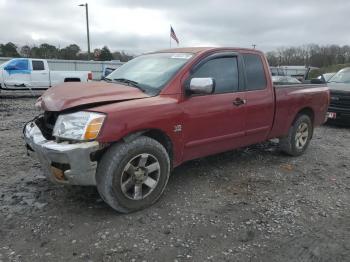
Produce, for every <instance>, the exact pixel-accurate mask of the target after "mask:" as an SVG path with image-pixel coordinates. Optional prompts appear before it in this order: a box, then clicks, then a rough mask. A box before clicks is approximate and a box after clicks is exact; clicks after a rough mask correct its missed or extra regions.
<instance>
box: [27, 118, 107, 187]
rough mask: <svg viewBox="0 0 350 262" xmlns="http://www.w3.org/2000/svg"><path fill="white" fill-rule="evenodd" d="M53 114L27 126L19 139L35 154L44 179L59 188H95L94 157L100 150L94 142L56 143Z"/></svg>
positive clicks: (37, 119) (35, 120)
mask: <svg viewBox="0 0 350 262" xmlns="http://www.w3.org/2000/svg"><path fill="white" fill-rule="evenodd" d="M57 118H58V113H57V112H45V113H44V114H43V115H41V116H39V117H37V118H35V119H34V120H32V121H30V122H28V123H27V124H26V125H25V127H24V129H23V135H24V140H25V142H26V144H27V147H28V148H30V149H31V150H32V151H34V152H35V154H36V156H37V157H38V159H39V161H40V163H41V165H42V168H43V169H44V172H45V175H46V176H47V177H48V179H49V180H51V181H52V182H55V183H59V184H69V185H96V180H95V173H96V168H97V158H96V155H98V153H99V152H100V151H101V150H102V149H103V148H104V146H103V145H101V144H100V143H99V142H97V141H79V142H74V141H59V140H58V139H55V137H54V136H53V130H54V126H55V123H56V121H57Z"/></svg>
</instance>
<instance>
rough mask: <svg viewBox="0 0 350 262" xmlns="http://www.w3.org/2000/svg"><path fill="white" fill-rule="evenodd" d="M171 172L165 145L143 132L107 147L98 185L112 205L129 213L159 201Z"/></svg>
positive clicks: (99, 169)
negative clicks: (129, 139)
mask: <svg viewBox="0 0 350 262" xmlns="http://www.w3.org/2000/svg"><path fill="white" fill-rule="evenodd" d="M169 173H170V160H169V156H168V153H167V151H166V150H165V148H164V147H163V146H162V145H161V144H160V143H158V142H157V141H156V140H154V139H152V138H149V137H144V136H140V137H138V138H136V139H135V140H133V141H131V142H129V143H119V144H115V145H113V146H112V147H111V148H109V149H108V150H107V152H106V153H105V154H104V155H103V157H102V159H101V161H100V162H99V164H98V168H97V173H96V183H97V189H98V191H99V193H100V195H101V197H102V198H103V200H104V201H105V202H106V203H107V204H109V205H110V206H111V207H112V208H113V209H115V210H117V211H119V212H122V213H129V212H132V211H136V210H140V209H143V208H145V207H148V206H150V205H152V204H153V203H154V202H156V201H157V200H158V199H159V197H160V196H161V195H162V193H163V191H164V189H165V186H166V184H167V182H168V178H169Z"/></svg>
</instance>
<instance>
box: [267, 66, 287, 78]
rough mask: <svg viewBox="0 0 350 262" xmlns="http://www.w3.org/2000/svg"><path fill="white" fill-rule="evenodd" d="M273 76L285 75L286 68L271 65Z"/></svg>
mask: <svg viewBox="0 0 350 262" xmlns="http://www.w3.org/2000/svg"><path fill="white" fill-rule="evenodd" d="M270 71H271V75H272V76H285V73H284V70H283V69H282V68H280V67H277V66H270Z"/></svg>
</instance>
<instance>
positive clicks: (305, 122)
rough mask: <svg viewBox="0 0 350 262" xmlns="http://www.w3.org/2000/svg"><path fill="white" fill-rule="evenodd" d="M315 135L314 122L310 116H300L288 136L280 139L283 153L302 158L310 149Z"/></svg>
mask: <svg viewBox="0 0 350 262" xmlns="http://www.w3.org/2000/svg"><path fill="white" fill-rule="evenodd" d="M312 134H313V126H312V121H311V119H310V117H309V116H308V115H299V116H298V117H297V119H296V120H295V121H294V123H293V125H292V126H291V127H290V128H289V131H288V136H286V137H283V138H280V147H281V150H282V151H283V152H285V153H286V154H288V155H291V156H300V155H301V154H303V153H304V151H305V150H306V148H307V147H308V145H309V143H310V140H311V138H312Z"/></svg>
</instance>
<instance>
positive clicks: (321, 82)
mask: <svg viewBox="0 0 350 262" xmlns="http://www.w3.org/2000/svg"><path fill="white" fill-rule="evenodd" d="M310 83H311V84H324V83H325V81H324V80H323V79H322V78H321V79H320V78H312V79H311V81H310Z"/></svg>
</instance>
